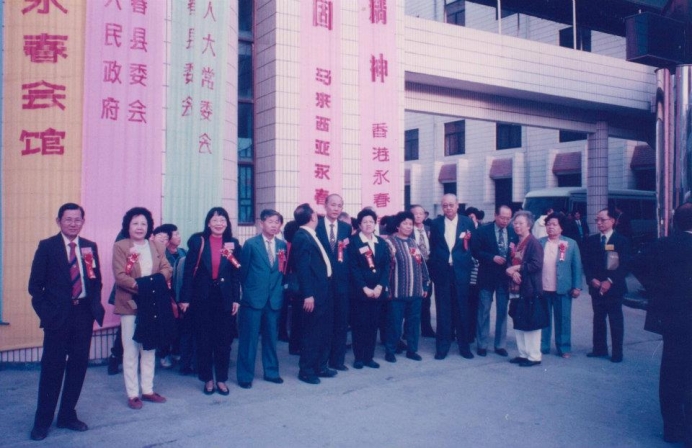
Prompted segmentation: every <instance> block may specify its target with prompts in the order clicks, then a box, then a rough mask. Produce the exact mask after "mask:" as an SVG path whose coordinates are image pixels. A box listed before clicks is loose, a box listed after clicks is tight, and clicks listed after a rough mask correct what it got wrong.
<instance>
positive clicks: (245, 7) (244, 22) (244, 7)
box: [238, 0, 253, 35]
mask: <svg viewBox="0 0 692 448" xmlns="http://www.w3.org/2000/svg"><path fill="white" fill-rule="evenodd" d="M252 3H253V2H252V0H238V31H240V33H241V34H242V33H243V32H246V33H249V34H250V35H252V9H253V7H252V6H253V5H252Z"/></svg>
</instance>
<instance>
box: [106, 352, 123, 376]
mask: <svg viewBox="0 0 692 448" xmlns="http://www.w3.org/2000/svg"><path fill="white" fill-rule="evenodd" d="M119 366H120V359H118V358H116V357H115V356H113V355H110V356H109V357H108V374H109V375H117V374H118V373H119V372H120V368H119Z"/></svg>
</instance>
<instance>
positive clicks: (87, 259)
mask: <svg viewBox="0 0 692 448" xmlns="http://www.w3.org/2000/svg"><path fill="white" fill-rule="evenodd" d="M81 251H82V259H83V260H84V267H85V268H86V271H87V277H89V278H90V279H95V278H96V273H95V272H94V269H95V268H96V260H94V253H93V252H92V251H91V247H82V249H81Z"/></svg>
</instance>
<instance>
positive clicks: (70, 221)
mask: <svg viewBox="0 0 692 448" xmlns="http://www.w3.org/2000/svg"><path fill="white" fill-rule="evenodd" d="M62 222H64V223H65V224H82V223H83V222H84V220H83V219H79V218H77V219H72V218H65V219H63V220H62Z"/></svg>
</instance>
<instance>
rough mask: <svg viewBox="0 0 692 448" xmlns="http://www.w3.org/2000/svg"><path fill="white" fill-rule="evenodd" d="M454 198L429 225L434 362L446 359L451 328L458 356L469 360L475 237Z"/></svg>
mask: <svg viewBox="0 0 692 448" xmlns="http://www.w3.org/2000/svg"><path fill="white" fill-rule="evenodd" d="M458 210H459V201H458V200H457V197H456V195H453V194H445V195H444V196H443V197H442V211H443V213H444V216H438V217H437V218H435V219H434V220H433V221H432V223H431V225H430V259H429V262H428V263H429V266H430V275H431V277H432V280H433V282H434V283H435V308H436V311H437V332H436V344H435V345H436V350H435V359H444V358H446V357H447V353H448V352H449V348H450V346H451V344H452V327H453V326H455V327H456V337H457V342H458V344H459V354H460V355H461V356H462V357H464V358H466V359H472V358H473V353H471V350H470V348H469V341H470V335H469V328H470V322H471V320H470V319H471V316H470V315H469V303H468V300H469V284H470V282H471V271H472V270H473V260H472V257H471V241H472V239H473V234H474V233H475V227H474V225H473V221H471V219H470V218H468V217H467V216H460V215H459V214H458Z"/></svg>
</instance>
